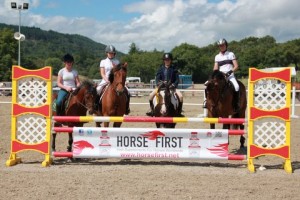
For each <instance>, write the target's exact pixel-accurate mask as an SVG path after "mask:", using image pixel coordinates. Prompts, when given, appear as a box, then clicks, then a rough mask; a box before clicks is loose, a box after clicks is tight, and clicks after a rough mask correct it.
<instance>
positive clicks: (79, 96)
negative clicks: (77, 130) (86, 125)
mask: <svg viewBox="0 0 300 200" xmlns="http://www.w3.org/2000/svg"><path fill="white" fill-rule="evenodd" d="M96 95H97V91H96V87H95V85H94V83H93V82H91V81H89V80H84V81H83V82H82V84H81V86H80V87H78V88H76V89H75V90H74V91H73V92H71V93H70V94H69V95H67V97H66V100H65V101H64V104H67V105H66V106H65V109H63V110H64V111H63V112H64V113H63V114H62V115H65V116H85V115H86V114H87V111H88V112H89V114H92V113H94V103H95V99H96ZM56 98H57V94H54V95H53V102H54V100H55V99H56ZM54 105H55V104H54ZM54 105H53V107H54V108H55V106H54ZM53 115H56V112H55V111H53ZM62 125H66V126H69V127H74V126H76V127H82V126H83V122H67V123H59V122H55V123H54V126H62ZM52 138H53V140H52V151H55V139H56V132H53V133H52ZM68 144H69V145H68V147H67V150H68V152H71V151H72V144H73V134H72V133H69V141H68Z"/></svg>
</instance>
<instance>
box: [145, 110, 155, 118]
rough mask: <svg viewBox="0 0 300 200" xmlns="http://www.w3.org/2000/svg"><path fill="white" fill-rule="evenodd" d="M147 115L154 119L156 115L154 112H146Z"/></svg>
mask: <svg viewBox="0 0 300 200" xmlns="http://www.w3.org/2000/svg"><path fill="white" fill-rule="evenodd" d="M146 115H147V116H149V117H153V115H154V114H153V112H152V111H149V112H146Z"/></svg>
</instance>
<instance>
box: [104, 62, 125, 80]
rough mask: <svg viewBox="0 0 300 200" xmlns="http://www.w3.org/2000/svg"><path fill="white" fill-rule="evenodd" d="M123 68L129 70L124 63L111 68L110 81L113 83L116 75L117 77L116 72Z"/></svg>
mask: <svg viewBox="0 0 300 200" xmlns="http://www.w3.org/2000/svg"><path fill="white" fill-rule="evenodd" d="M121 69H123V70H125V71H126V70H127V68H126V67H123V64H118V65H116V66H114V67H113V68H112V69H111V70H110V73H109V76H108V80H109V82H110V83H113V82H114V77H115V75H114V73H115V72H116V71H119V70H121Z"/></svg>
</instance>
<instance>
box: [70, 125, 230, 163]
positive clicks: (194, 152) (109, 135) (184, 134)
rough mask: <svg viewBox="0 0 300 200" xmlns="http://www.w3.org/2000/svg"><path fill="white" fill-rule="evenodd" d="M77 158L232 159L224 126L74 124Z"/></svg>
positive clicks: (74, 153) (74, 154)
mask: <svg viewBox="0 0 300 200" xmlns="http://www.w3.org/2000/svg"><path fill="white" fill-rule="evenodd" d="M73 137H74V141H73V157H74V158H109V157H110V158H111V157H115V158H151V159H154V158H159V159H183V158H186V159H187V158H195V159H228V131H227V130H223V129H214V130H211V129H153V128H95V127H80V128H79V127H74V132H73Z"/></svg>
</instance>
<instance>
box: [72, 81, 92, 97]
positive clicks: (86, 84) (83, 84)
mask: <svg viewBox="0 0 300 200" xmlns="http://www.w3.org/2000/svg"><path fill="white" fill-rule="evenodd" d="M81 88H88V89H89V90H90V92H94V91H93V89H94V83H93V82H92V81H91V80H88V79H85V80H83V81H82V82H81V84H80V86H79V87H77V88H76V89H75V90H74V92H73V95H77V94H78V92H79V90H80V89H81Z"/></svg>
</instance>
